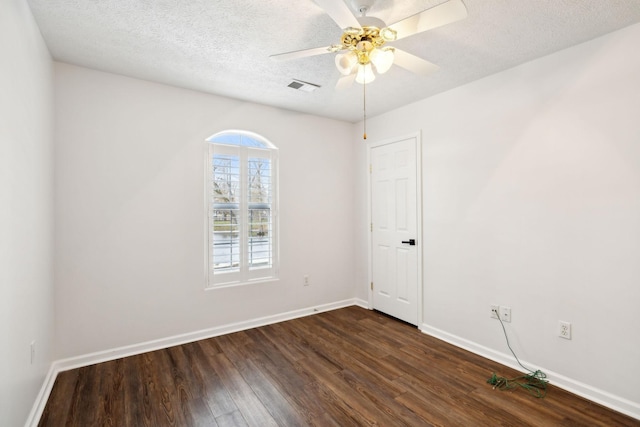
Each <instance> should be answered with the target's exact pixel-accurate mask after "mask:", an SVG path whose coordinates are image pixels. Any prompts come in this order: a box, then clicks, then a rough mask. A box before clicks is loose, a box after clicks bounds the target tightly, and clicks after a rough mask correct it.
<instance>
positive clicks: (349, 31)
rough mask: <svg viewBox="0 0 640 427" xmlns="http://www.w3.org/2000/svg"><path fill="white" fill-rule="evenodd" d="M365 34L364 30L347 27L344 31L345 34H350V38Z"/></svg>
mask: <svg viewBox="0 0 640 427" xmlns="http://www.w3.org/2000/svg"><path fill="white" fill-rule="evenodd" d="M363 32H364V30H363V29H362V28H357V27H347V28H345V29H344V34H348V35H350V36H359V35H361V34H362V33H363Z"/></svg>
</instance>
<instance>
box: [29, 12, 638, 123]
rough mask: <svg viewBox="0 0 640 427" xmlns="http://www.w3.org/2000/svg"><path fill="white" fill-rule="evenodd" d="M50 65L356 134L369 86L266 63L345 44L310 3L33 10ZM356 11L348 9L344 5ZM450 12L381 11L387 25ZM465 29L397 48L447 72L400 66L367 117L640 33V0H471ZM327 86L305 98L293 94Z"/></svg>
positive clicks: (313, 64) (375, 89) (318, 70)
mask: <svg viewBox="0 0 640 427" xmlns="http://www.w3.org/2000/svg"><path fill="white" fill-rule="evenodd" d="M28 2H29V4H30V6H31V9H32V11H33V14H34V16H35V18H36V21H37V23H38V25H39V26H40V29H41V31H42V34H43V36H44V39H45V41H46V43H47V45H48V47H49V50H50V51H51V54H52V55H53V57H54V58H55V59H56V60H58V61H62V62H67V63H71V64H77V65H81V66H85V67H89V68H94V69H98V70H103V71H108V72H112V73H117V74H122V75H127V76H132V77H137V78H141V79H145V80H150V81H155V82H160V83H165V84H169V85H174V86H179V87H184V88H188V89H195V90H199V91H203V92H209V93H213V94H217V95H223V96H228V97H233V98H237V99H241V100H248V101H252V102H257V103H262V104H268V105H273V106H277V107H281V108H287V109H291V110H296V111H300V112H305V113H311V114H316V115H320V116H326V117H332V118H337V119H342V120H347V121H352V122H356V121H358V120H360V119H361V118H362V86H361V85H359V84H354V85H353V86H352V87H351V88H349V89H346V90H341V91H338V90H336V89H335V88H334V86H335V84H336V82H337V80H338V77H339V76H340V75H339V73H338V71H337V70H336V68H335V66H334V63H333V61H334V58H333V54H327V55H320V56H314V57H309V58H303V59H297V60H292V61H286V62H280V61H275V60H273V59H271V58H269V55H273V54H277V53H283V52H288V51H293V50H299V49H306V48H312V47H321V46H327V45H330V44H334V43H337V42H339V39H340V35H341V30H340V29H339V28H338V26H337V24H336V23H335V22H334V21H332V20H331V18H329V16H328V15H326V14H325V13H324V12H323V10H322V9H321V8H320V7H319V6H318V5H317V4H316V3H315V2H314V1H313V0H294V1H284V0H188V1H187V0H28ZM346 3H347V4H349V5H350V1H349V0H346ZM440 3H443V0H415V1H407V0H378V1H377V2H376V3H375V5H374V6H373V7H372V9H371V10H370V12H369V15H370V16H375V17H378V18H381V19H382V20H383V21H385V22H386V23H387V24H391V23H394V22H397V21H399V20H401V19H403V18H405V17H407V16H410V15H412V14H415V13H418V12H421V11H422V10H424V9H427V8H429V7H432V6H435V5H438V4H440ZM464 3H465V5H466V6H467V10H468V17H467V18H466V19H464V20H462V21H458V22H455V23H452V24H449V25H447V26H444V27H441V28H437V29H434V30H431V31H427V32H424V33H421V34H418V35H415V36H412V37H408V38H406V39H403V40H399V41H397V42H395V43H394V46H396V47H398V48H401V49H403V50H406V51H408V52H410V53H413V54H414V55H417V56H419V57H421V58H424V59H426V60H428V61H430V62H433V63H435V64H437V65H439V66H440V69H439V70H438V71H437V72H436V73H435V74H432V75H430V76H427V77H420V76H416V75H413V74H411V73H409V72H408V71H406V70H404V69H402V68H399V67H397V66H394V67H392V69H391V70H390V71H389V72H388V73H387V74H385V75H383V76H380V77H379V78H377V79H376V81H375V82H373V83H372V84H370V85H367V112H368V116H369V117H372V116H374V115H377V114H380V113H383V112H385V111H388V110H391V109H393V108H396V107H398V106H401V105H405V104H408V103H411V102H415V101H417V100H420V99H422V98H426V97H428V96H431V95H434V94H436V93H439V92H442V91H445V90H448V89H451V88H453V87H456V86H459V85H462V84H465V83H468V82H470V81H473V80H476V79H479V78H482V77H484V76H487V75H490V74H493V73H496V72H498V71H501V70H504V69H507V68H511V67H513V66H516V65H518V64H521V63H523V62H527V61H530V60H532V59H535V58H538V57H541V56H544V55H547V54H550V53H552V52H555V51H558V50H561V49H564V48H567V47H570V46H573V45H576V44H578V43H581V42H584V41H587V40H590V39H592V38H595V37H598V36H600V35H603V34H606V33H609V32H611V31H614V30H617V29H620V28H623V27H626V26H628V25H631V24H634V23H637V22H640V0H464ZM292 79H299V80H303V81H307V82H311V83H315V84H318V85H320V86H322V87H321V88H320V89H318V90H316V91H315V92H312V93H308V92H303V91H299V90H294V89H291V88H289V87H287V85H288V84H289V83H290V82H291V80H292Z"/></svg>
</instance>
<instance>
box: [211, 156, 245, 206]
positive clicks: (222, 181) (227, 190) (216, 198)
mask: <svg viewBox="0 0 640 427" xmlns="http://www.w3.org/2000/svg"><path fill="white" fill-rule="evenodd" d="M212 161H213V168H212V174H213V176H212V177H211V178H212V179H211V182H212V184H213V185H212V186H211V190H212V191H213V194H212V195H211V196H212V197H211V200H212V201H213V203H238V202H239V200H238V197H239V187H240V158H239V157H238V156H232V155H226V154H214V155H213V159H212Z"/></svg>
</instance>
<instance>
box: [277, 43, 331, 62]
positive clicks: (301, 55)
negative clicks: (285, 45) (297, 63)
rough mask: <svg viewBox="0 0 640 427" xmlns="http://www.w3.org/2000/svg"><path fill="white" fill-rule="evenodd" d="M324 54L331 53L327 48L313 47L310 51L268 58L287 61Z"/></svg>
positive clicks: (281, 54)
mask: <svg viewBox="0 0 640 427" xmlns="http://www.w3.org/2000/svg"><path fill="white" fill-rule="evenodd" d="M325 53H331V51H330V50H329V46H325V47H314V48H312V49H303V50H294V51H293V52H286V53H278V54H275V55H271V56H269V58H273V59H277V60H278V61H287V60H289V59H298V58H306V57H308V56H316V55H322V54H325Z"/></svg>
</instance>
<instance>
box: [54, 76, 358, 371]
mask: <svg viewBox="0 0 640 427" xmlns="http://www.w3.org/2000/svg"><path fill="white" fill-rule="evenodd" d="M55 82H56V90H57V92H56V100H55V110H56V132H55V143H56V153H55V161H56V164H57V165H58V167H57V169H56V190H55V195H56V223H55V224H56V226H55V229H56V233H57V234H56V236H57V237H56V304H57V322H56V357H57V358H66V357H72V356H78V355H84V354H87V353H91V352H96V351H102V350H107V349H112V348H117V347H121V346H125V345H130V344H138V343H141V342H145V341H149V340H154V339H160V338H165V337H170V336H174V335H178V334H183V333H187V332H194V331H198V330H202V329H207V328H212V327H216V326H219V325H225V324H229V323H232V322H239V321H245V320H248V319H254V318H258V317H262V316H269V315H274V314H279V313H282V312H286V311H290V310H296V309H302V308H307V307H313V306H315V305H319V304H325V303H332V302H336V301H340V300H344V299H348V298H353V294H354V288H355V283H354V279H355V270H354V266H353V264H354V243H353V238H352V236H353V233H352V231H351V230H352V225H353V223H354V220H355V219H354V216H353V212H354V203H353V191H354V187H353V186H352V185H350V184H351V183H352V182H353V180H354V172H353V171H352V165H353V163H354V156H353V154H354V150H353V148H352V145H351V144H350V135H351V128H352V125H351V124H349V123H344V122H339V121H335V120H328V119H321V118H317V117H313V116H308V115H303V114H299V113H294V112H289V111H284V110H279V109H275V108H269V107H265V106H260V105H256V104H251V103H246V102H241V101H236V100H231V99H227V98H222V97H217V96H211V95H205V94H202V93H197V92H192V91H187V90H183V89H178V88H174V87H168V86H163V85H158V84H154V83H149V82H144V81H140V80H135V79H131V78H125V77H121V76H117V75H113V74H108V73H102V72H97V71H92V70H88V69H85V68H80V67H76V66H72V65H67V64H56V65H55ZM284 90H286V88H285V89H284ZM310 96H313V95H310ZM225 129H243V130H249V131H252V132H256V133H258V134H260V135H262V136H264V137H266V138H267V139H269V140H270V141H271V142H273V143H274V144H275V145H276V146H277V147H279V164H280V231H281V235H280V237H281V240H280V243H281V254H280V266H281V272H280V280H279V281H277V282H271V283H262V284H255V285H247V286H241V287H235V288H226V289H218V290H210V291H205V290H204V286H205V283H204V247H205V244H204V241H205V240H204V239H205V234H204V233H205V229H204V171H203V167H204V157H203V156H204V139H205V138H206V137H208V136H210V135H211V134H213V133H216V132H219V131H222V130H225ZM304 275H308V276H309V277H310V281H311V285H310V286H308V287H304V286H303V276H304Z"/></svg>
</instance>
